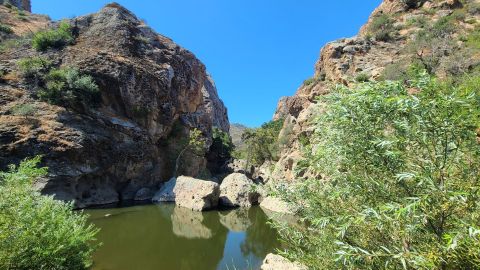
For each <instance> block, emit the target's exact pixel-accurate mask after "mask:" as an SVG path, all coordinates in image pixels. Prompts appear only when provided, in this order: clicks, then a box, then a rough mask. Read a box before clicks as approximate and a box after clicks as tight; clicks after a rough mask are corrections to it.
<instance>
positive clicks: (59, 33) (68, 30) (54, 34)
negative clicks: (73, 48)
mask: <svg viewBox="0 0 480 270" xmlns="http://www.w3.org/2000/svg"><path fill="white" fill-rule="evenodd" d="M73 41H74V38H73V35H72V27H71V26H70V24H69V23H67V22H62V23H60V25H59V26H58V28H57V29H49V30H45V31H40V32H38V33H36V34H35V35H34V36H33V40H32V46H33V48H35V49H36V50H37V51H46V50H47V49H49V48H54V49H58V48H62V47H63V46H65V45H68V44H71V43H72V42H73Z"/></svg>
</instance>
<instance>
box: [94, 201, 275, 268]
mask: <svg viewBox="0 0 480 270" xmlns="http://www.w3.org/2000/svg"><path fill="white" fill-rule="evenodd" d="M86 212H87V213H88V214H90V221H91V222H92V223H93V224H95V225H96V226H97V227H98V228H100V230H101V231H100V233H99V234H98V240H99V241H100V242H102V243H103V245H102V246H101V247H100V248H99V249H98V251H97V252H96V253H95V255H94V266H93V267H92V270H135V269H140V270H150V269H152V270H153V269H155V270H215V269H231V270H234V269H235V270H244V269H245V270H256V269H259V268H260V265H261V262H262V260H263V259H264V258H265V256H266V255H267V254H268V253H270V252H273V251H274V250H275V249H276V248H278V247H280V243H279V241H278V235H277V232H276V231H275V230H274V229H273V228H272V227H271V226H270V225H269V224H268V223H267V222H268V219H267V216H266V215H265V213H264V212H263V211H262V209H261V208H260V207H252V208H250V209H236V210H232V211H210V212H203V213H201V212H194V211H191V210H189V209H186V208H181V207H176V206H175V205H172V204H160V205H143V206H133V207H126V208H114V209H90V210H87V211H86Z"/></svg>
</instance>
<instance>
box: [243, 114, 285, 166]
mask: <svg viewBox="0 0 480 270" xmlns="http://www.w3.org/2000/svg"><path fill="white" fill-rule="evenodd" d="M283 122H284V119H279V120H275V121H270V122H268V123H265V124H263V125H262V126H261V127H260V128H255V129H248V130H246V131H245V132H244V133H243V135H242V139H243V140H244V141H245V143H246V145H247V147H246V150H245V151H246V153H244V154H242V156H243V157H245V158H246V159H247V166H249V165H257V166H259V165H262V164H263V163H264V162H265V161H269V160H278V151H279V142H278V140H279V134H280V130H281V129H282V127H283Z"/></svg>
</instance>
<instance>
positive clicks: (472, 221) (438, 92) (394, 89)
mask: <svg viewBox="0 0 480 270" xmlns="http://www.w3.org/2000/svg"><path fill="white" fill-rule="evenodd" d="M476 88H477V87H475V88H471V87H457V86H454V85H452V84H448V83H442V82H439V81H437V80H436V79H434V78H432V77H430V76H429V75H427V73H426V72H425V71H418V72H417V75H416V76H414V77H413V78H411V79H410V80H409V81H408V82H407V83H406V84H403V83H401V82H391V81H387V82H374V83H365V84H360V85H358V86H355V88H354V89H348V88H346V87H343V86H342V87H338V88H337V89H336V91H334V92H333V93H332V94H330V95H328V96H326V97H323V98H322V100H321V102H322V103H323V104H325V108H326V111H325V112H324V113H322V114H321V115H319V118H318V121H317V122H316V132H315V136H314V138H313V142H312V144H315V147H313V148H312V149H313V152H312V153H311V155H310V158H309V159H308V160H307V162H306V164H307V166H309V167H310V169H312V170H315V171H317V172H320V173H322V175H323V178H322V179H321V180H319V179H310V180H308V181H306V182H305V183H302V184H299V185H298V186H297V187H296V189H295V192H291V193H287V194H285V196H286V198H287V199H289V200H292V201H296V202H301V204H302V205H303V206H304V208H303V210H302V212H301V213H302V216H303V217H304V218H305V220H306V221H307V224H308V226H309V229H308V230H304V231H300V230H295V229H286V230H282V231H281V232H282V237H283V239H284V240H285V241H287V242H288V243H290V244H291V248H290V251H291V252H289V253H287V255H289V256H290V257H291V258H292V259H295V260H300V261H303V262H305V263H306V264H307V265H309V266H310V267H311V268H312V269H479V267H480V205H479V203H480V197H479V196H480V193H479V190H480V185H479V184H480V171H479V170H480V159H479V158H480V156H479V154H480V146H479V143H478V141H477V134H476V130H477V128H478V125H479V123H480V121H479V120H480V118H479V115H480V111H479V109H478V108H479V99H478V97H477V93H475V91H476Z"/></svg>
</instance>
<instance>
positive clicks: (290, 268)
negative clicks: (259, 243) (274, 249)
mask: <svg viewBox="0 0 480 270" xmlns="http://www.w3.org/2000/svg"><path fill="white" fill-rule="evenodd" d="M260 269H261V270H308V268H307V267H306V266H305V265H302V264H300V263H297V262H291V261H289V260H288V259H286V258H284V257H282V256H280V255H275V254H272V253H270V254H268V255H267V257H265V260H263V264H262V266H261V267H260Z"/></svg>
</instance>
